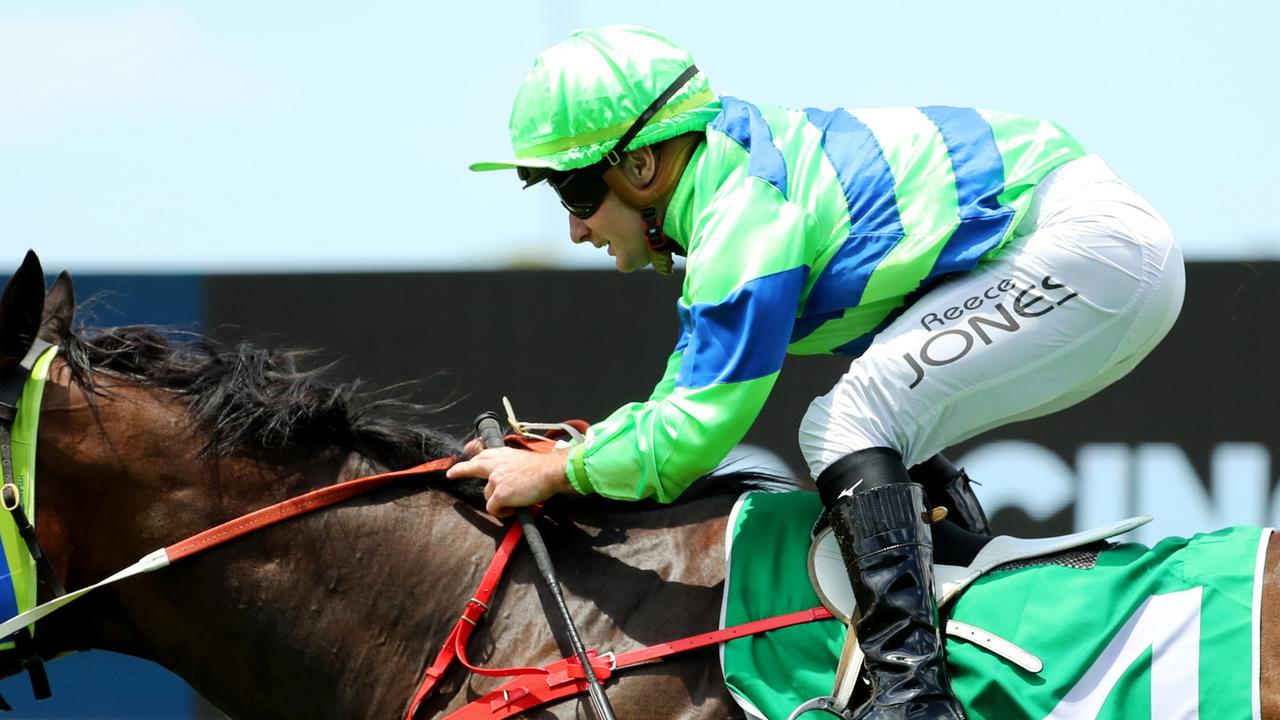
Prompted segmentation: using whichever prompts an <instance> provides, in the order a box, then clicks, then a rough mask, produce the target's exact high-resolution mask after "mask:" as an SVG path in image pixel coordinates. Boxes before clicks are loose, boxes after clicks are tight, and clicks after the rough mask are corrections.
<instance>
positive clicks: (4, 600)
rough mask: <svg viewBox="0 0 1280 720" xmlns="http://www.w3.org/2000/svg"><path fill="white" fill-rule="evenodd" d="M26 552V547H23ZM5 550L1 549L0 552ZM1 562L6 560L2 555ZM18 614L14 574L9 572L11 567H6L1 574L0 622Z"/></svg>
mask: <svg viewBox="0 0 1280 720" xmlns="http://www.w3.org/2000/svg"><path fill="white" fill-rule="evenodd" d="M22 551H23V552H26V548H25V547H24V548H22ZM3 552H4V551H3V550H2V549H0V553H3ZM0 562H4V558H3V557H0ZM17 614H18V598H17V596H16V593H15V592H14V590H13V576H12V575H10V574H9V569H8V568H7V567H6V568H5V569H4V574H3V575H0V622H4V621H5V620H8V619H9V618H11V617H16V616H17Z"/></svg>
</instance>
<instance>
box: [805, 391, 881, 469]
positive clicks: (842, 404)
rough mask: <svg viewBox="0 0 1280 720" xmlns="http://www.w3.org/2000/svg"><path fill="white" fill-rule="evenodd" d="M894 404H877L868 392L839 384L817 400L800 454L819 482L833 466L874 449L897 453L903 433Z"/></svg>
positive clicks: (808, 417)
mask: <svg viewBox="0 0 1280 720" xmlns="http://www.w3.org/2000/svg"><path fill="white" fill-rule="evenodd" d="M890 407H892V405H891V404H890V403H883V402H876V401H875V399H874V398H871V397H870V396H869V393H866V392H862V393H859V392H854V391H852V390H851V386H850V384H848V383H839V384H837V385H836V387H834V388H832V389H831V392H829V393H827V394H826V395H823V396H822V397H819V398H817V399H815V400H814V401H813V402H812V403H810V404H809V409H808V411H806V412H805V414H804V417H803V418H802V419H801V420H800V431H799V441H800V452H801V453H802V454H803V455H804V459H805V462H806V463H807V464H808V466H809V476H810V477H812V478H813V479H814V480H817V478H818V476H819V475H821V474H822V473H823V471H824V470H826V469H827V468H828V467H830V466H831V464H832V463H834V462H836V461H837V460H839V459H841V458H843V457H845V456H847V455H850V454H852V453H855V452H858V451H860V450H867V449H870V448H889V449H892V450H895V451H899V452H900V450H901V448H899V447H898V445H899V441H898V440H899V438H900V437H901V434H900V433H899V432H897V431H896V430H895V428H894V418H893V413H892V412H891V411H890V410H889V408H890Z"/></svg>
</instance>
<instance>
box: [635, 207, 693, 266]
mask: <svg viewBox="0 0 1280 720" xmlns="http://www.w3.org/2000/svg"><path fill="white" fill-rule="evenodd" d="M640 219H641V220H643V221H644V238H645V240H646V241H647V242H648V243H649V262H650V263H651V264H652V265H653V269H654V270H657V271H658V273H659V274H661V275H670V274H671V272H672V268H673V267H674V262H673V261H672V258H671V256H672V255H682V256H683V255H684V248H682V247H680V243H678V242H676V241H675V240H672V239H671V237H670V236H669V235H667V234H666V233H664V232H662V221H661V220H659V219H658V211H657V210H656V209H655V208H652V207H647V208H644V209H643V210H641V211H640Z"/></svg>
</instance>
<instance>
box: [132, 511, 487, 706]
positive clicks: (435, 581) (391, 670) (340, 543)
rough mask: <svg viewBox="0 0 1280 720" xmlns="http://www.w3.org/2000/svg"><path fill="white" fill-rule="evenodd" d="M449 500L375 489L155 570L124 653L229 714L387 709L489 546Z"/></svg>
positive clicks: (402, 695)
mask: <svg viewBox="0 0 1280 720" xmlns="http://www.w3.org/2000/svg"><path fill="white" fill-rule="evenodd" d="M453 505H454V501H452V500H451V499H450V498H448V497H447V496H445V495H444V494H443V493H440V492H438V491H425V492H423V491H419V492H416V493H415V492H413V491H411V490H410V489H408V488H401V489H398V490H392V491H389V492H381V493H378V494H377V495H376V496H374V497H370V498H368V499H366V500H357V501H355V502H352V503H350V504H348V505H344V506H342V507H339V508H335V509H332V510H326V511H321V512H319V513H315V514H313V515H311V516H307V517H304V518H299V519H298V520H296V521H291V522H289V523H287V524H285V525H282V526H278V527H275V528H272V529H268V530H264V531H262V532H261V533H259V534H257V535H256V536H251V537H247V538H244V539H242V540H240V541H239V542H238V545H239V547H232V546H228V547H227V548H226V550H225V551H223V550H217V551H214V552H212V553H210V554H209V555H208V556H206V557H203V558H197V559H193V560H192V561H191V564H190V565H189V566H187V567H182V566H181V565H177V566H174V567H173V568H171V569H169V570H166V571H163V572H161V573H156V574H154V578H153V580H154V582H153V583H152V586H151V587H150V588H146V589H144V590H141V591H135V592H137V594H138V597H137V598H136V599H135V598H133V597H129V598H126V599H127V601H128V605H129V607H132V608H137V609H136V610H135V611H133V612H132V613H130V614H131V615H133V617H132V618H131V621H132V623H133V624H135V625H136V627H137V628H138V639H139V640H141V641H142V644H141V647H139V648H138V650H139V652H138V653H137V654H141V655H143V656H145V657H148V658H150V659H153V660H155V661H156V662H159V663H160V664H162V665H164V666H166V667H168V668H170V669H172V670H174V671H175V672H177V673H178V674H179V675H181V676H183V677H184V678H185V679H186V680H187V681H188V682H190V683H191V684H192V686H193V687H195V688H196V689H197V690H198V691H199V692H201V694H202V695H204V696H205V697H206V698H208V699H209V700H210V701H211V702H213V703H214V704H215V705H217V706H218V707H220V708H222V709H223V710H224V711H226V712H227V713H228V714H230V715H231V716H232V717H237V718H249V717H273V718H274V717H295V716H296V717H316V718H322V717H335V718H346V717H363V716H371V717H387V716H392V715H395V714H397V713H399V712H400V711H401V709H402V708H403V706H404V704H405V702H406V701H407V700H408V698H409V695H410V694H411V691H412V684H413V682H414V680H415V679H416V678H417V676H418V674H419V673H420V672H421V669H422V667H423V666H424V665H425V663H426V662H427V656H428V654H429V653H430V652H432V651H434V650H436V649H438V648H439V647H440V645H441V644H442V643H443V640H444V638H445V636H446V635H447V633H448V631H449V629H450V627H451V625H452V622H453V619H454V616H456V613H457V612H458V611H460V610H461V608H462V606H463V603H464V601H465V599H466V598H467V597H469V595H470V592H471V591H472V590H473V588H474V584H475V583H477V582H478V579H479V578H478V572H479V570H478V567H477V566H478V565H479V564H480V563H479V562H478V559H479V558H481V557H483V556H484V555H486V554H489V553H492V550H493V540H492V539H491V537H490V536H489V534H488V533H487V532H486V530H489V529H490V528H489V527H488V526H487V524H486V523H485V522H484V521H483V520H481V519H480V518H479V517H478V516H477V515H474V514H473V515H471V517H472V519H473V520H475V522H476V525H475V526H472V525H471V524H469V523H467V522H466V521H465V518H466V517H468V515H464V514H463V513H460V512H457V511H455V510H454V508H453ZM149 579H152V578H149ZM122 605H124V603H123V602H122ZM157 609H161V610H162V611H163V612H162V613H157ZM214 658H216V660H213V659H214ZM339 705H340V706H339Z"/></svg>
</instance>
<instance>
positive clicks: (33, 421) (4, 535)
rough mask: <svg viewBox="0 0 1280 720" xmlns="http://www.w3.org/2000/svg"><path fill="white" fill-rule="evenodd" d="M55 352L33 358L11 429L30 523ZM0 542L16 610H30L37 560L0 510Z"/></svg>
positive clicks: (18, 480) (18, 478)
mask: <svg viewBox="0 0 1280 720" xmlns="http://www.w3.org/2000/svg"><path fill="white" fill-rule="evenodd" d="M57 354H58V348H57V346H56V345H55V346H53V347H50V348H49V349H48V350H46V351H45V352H44V354H42V355H41V356H40V357H39V358H38V359H37V360H36V362H35V365H34V366H33V367H32V369H31V375H30V376H28V377H27V382H26V384H25V385H24V386H23V388H22V396H21V399H20V400H19V402H18V414H17V417H16V418H14V421H13V430H12V432H11V441H12V447H13V481H14V483H15V484H17V486H18V491H19V495H20V497H21V498H22V509H23V511H24V512H26V514H27V518H29V519H30V521H31V523H32V524H33V525H34V524H35V521H36V433H37V430H38V429H39V426H40V400H41V398H42V397H43V395H44V383H45V380H47V379H48V377H49V366H50V365H51V364H52V363H53V358H54V356H55V355H57ZM0 543H3V545H4V556H5V562H6V563H7V564H8V567H9V573H10V577H11V578H12V580H13V591H14V600H15V601H16V605H17V607H18V612H19V613H22V612H25V611H27V610H30V609H31V608H33V607H35V606H36V589H37V588H36V563H35V560H34V559H33V558H32V557H31V553H30V552H28V551H27V544H26V543H25V542H24V541H23V540H22V536H21V535H20V534H19V533H18V527H17V525H16V524H14V522H13V516H12V515H10V514H9V513H7V512H3V511H0ZM12 645H13V644H12V643H6V644H4V645H0V648H8V647H12Z"/></svg>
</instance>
